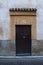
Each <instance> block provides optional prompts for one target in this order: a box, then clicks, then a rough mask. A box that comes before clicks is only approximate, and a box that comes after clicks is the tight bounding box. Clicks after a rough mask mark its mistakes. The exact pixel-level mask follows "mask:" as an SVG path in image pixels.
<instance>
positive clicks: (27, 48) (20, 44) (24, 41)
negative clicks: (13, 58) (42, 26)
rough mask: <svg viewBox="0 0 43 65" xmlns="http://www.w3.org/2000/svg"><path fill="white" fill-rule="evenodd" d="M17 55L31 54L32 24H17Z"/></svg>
mask: <svg viewBox="0 0 43 65" xmlns="http://www.w3.org/2000/svg"><path fill="white" fill-rule="evenodd" d="M16 55H31V25H16Z"/></svg>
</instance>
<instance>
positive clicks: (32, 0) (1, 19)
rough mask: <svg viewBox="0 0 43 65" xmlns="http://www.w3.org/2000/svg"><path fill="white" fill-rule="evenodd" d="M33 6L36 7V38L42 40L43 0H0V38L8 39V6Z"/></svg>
mask: <svg viewBox="0 0 43 65" xmlns="http://www.w3.org/2000/svg"><path fill="white" fill-rule="evenodd" d="M13 7H14V8H15V7H16V8H17V7H35V8H37V18H36V19H37V22H36V23H37V39H38V40H43V0H38V1H37V0H18V1H17V0H16V1H15V0H14V1H12V0H0V14H1V15H0V28H2V30H3V32H2V33H3V34H1V35H0V40H8V39H9V34H10V16H9V15H10V14H9V8H13Z"/></svg>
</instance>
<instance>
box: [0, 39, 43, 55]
mask: <svg viewBox="0 0 43 65" xmlns="http://www.w3.org/2000/svg"><path fill="white" fill-rule="evenodd" d="M31 45H32V46H31V47H32V49H31V50H32V55H33V56H43V40H32V44H31ZM0 55H1V56H15V55H16V42H15V41H11V40H6V41H4V40H3V41H2V40H1V41H0Z"/></svg>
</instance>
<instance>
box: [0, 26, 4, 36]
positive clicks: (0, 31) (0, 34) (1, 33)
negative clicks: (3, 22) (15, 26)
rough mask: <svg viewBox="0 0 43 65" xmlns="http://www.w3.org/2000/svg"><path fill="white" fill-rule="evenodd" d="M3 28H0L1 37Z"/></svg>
mask: <svg viewBox="0 0 43 65" xmlns="http://www.w3.org/2000/svg"><path fill="white" fill-rule="evenodd" d="M3 33H4V32H3V28H2V27H0V36H3Z"/></svg>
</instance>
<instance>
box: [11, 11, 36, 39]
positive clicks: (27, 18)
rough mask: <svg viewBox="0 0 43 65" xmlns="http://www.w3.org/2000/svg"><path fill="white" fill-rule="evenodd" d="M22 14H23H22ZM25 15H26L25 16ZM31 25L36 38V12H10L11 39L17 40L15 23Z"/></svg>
mask: <svg viewBox="0 0 43 65" xmlns="http://www.w3.org/2000/svg"><path fill="white" fill-rule="evenodd" d="M21 15H22V16H21ZM23 15H24V16H23ZM18 24H19V25H31V37H32V39H36V37H37V31H36V12H10V39H11V40H15V37H16V27H15V25H18Z"/></svg>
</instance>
